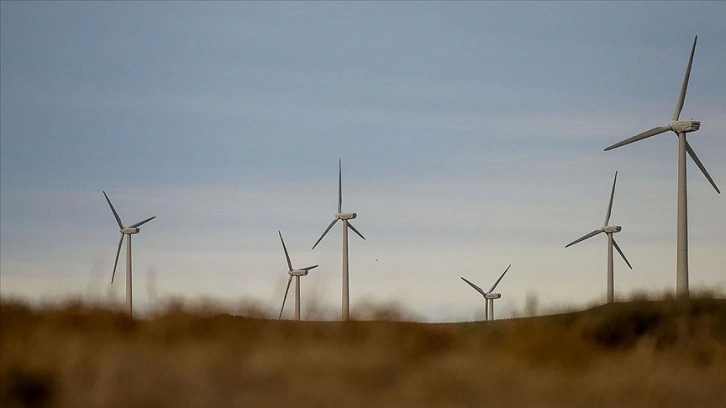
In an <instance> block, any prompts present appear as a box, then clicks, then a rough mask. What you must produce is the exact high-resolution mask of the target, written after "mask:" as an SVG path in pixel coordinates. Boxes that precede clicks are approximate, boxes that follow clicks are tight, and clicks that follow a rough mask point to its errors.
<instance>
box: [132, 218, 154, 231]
mask: <svg viewBox="0 0 726 408" xmlns="http://www.w3.org/2000/svg"><path fill="white" fill-rule="evenodd" d="M154 218H156V215H155V216H153V217H150V218H147V219H145V220H143V221H140V222H137V223H136V224H134V225H131V226H129V228H136V227H140V226H142V225H144V224H146V223H147V222H149V221H151V220H153V219H154Z"/></svg>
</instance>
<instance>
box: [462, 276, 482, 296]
mask: <svg viewBox="0 0 726 408" xmlns="http://www.w3.org/2000/svg"><path fill="white" fill-rule="evenodd" d="M461 279H463V280H464V282H466V283H468V284H469V286H471V287H472V288H474V290H476V291H477V292H479V293H481V294H482V296H484V295H486V293H485V292H484V291H483V290H482V288H480V287H479V286H476V285H475V284H473V283H471V282H470V281H469V280H468V279H466V278H465V277H463V276H462V277H461Z"/></svg>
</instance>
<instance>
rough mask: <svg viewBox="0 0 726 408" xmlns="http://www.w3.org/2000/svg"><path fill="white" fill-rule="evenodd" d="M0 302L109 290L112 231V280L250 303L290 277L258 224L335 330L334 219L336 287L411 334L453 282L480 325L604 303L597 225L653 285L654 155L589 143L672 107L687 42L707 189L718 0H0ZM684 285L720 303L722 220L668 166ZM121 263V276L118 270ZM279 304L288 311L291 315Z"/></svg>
mask: <svg viewBox="0 0 726 408" xmlns="http://www.w3.org/2000/svg"><path fill="white" fill-rule="evenodd" d="M0 7H1V13H0V23H1V24H0V115H1V118H0V119H1V120H0V136H1V140H0V141H1V146H0V193H1V195H0V215H1V217H0V227H1V228H0V255H1V256H0V283H1V286H0V290H1V291H2V292H0V293H2V295H3V296H8V295H15V296H24V297H28V298H31V299H45V298H57V297H64V296H71V295H83V296H87V297H92V298H98V299H106V298H107V297H109V296H110V297H111V299H116V301H118V299H120V298H121V297H122V293H123V280H120V281H118V283H117V284H114V287H113V288H112V289H111V290H110V291H109V290H108V280H109V279H110V270H111V267H112V265H113V257H114V250H115V245H116V243H117V240H118V237H117V234H118V233H117V230H116V227H115V222H114V220H113V218H112V215H111V213H110V211H109V209H108V208H107V205H106V203H105V201H104V199H103V195H102V194H101V190H102V189H103V190H106V191H107V192H108V193H109V195H110V197H111V199H112V200H113V201H114V203H115V205H116V207H117V209H118V210H119V212H120V213H121V216H122V218H124V220H128V221H129V222H135V221H136V220H140V219H143V218H145V217H148V216H150V215H156V216H157V217H158V219H156V220H154V221H152V222H151V223H149V224H147V225H145V226H144V228H143V230H142V233H141V234H140V235H138V236H136V238H135V240H134V244H135V245H134V258H135V259H134V271H135V274H134V275H135V289H136V290H135V293H137V295H136V300H137V304H138V305H139V307H140V308H143V307H144V306H145V305H148V304H149V299H148V296H147V286H148V285H147V281H148V279H147V276H150V275H153V276H155V278H154V279H155V280H156V286H157V288H158V289H157V291H158V293H159V295H160V296H162V297H164V296H183V297H186V298H188V299H196V298H198V297H200V296H207V297H213V298H218V299H220V300H222V301H225V302H232V301H235V300H237V299H239V298H247V299H252V300H255V301H257V302H260V303H261V304H264V305H265V307H268V308H270V309H272V310H274V309H275V308H276V307H278V304H279V301H280V300H281V297H282V291H283V290H284V283H285V281H286V274H285V266H286V265H285V263H284V257H283V256H282V252H281V248H280V244H279V241H278V238H277V229H281V230H282V231H283V234H285V236H286V237H287V240H288V242H287V243H288V247H289V248H290V251H291V253H292V256H293V261H294V263H295V264H299V265H303V264H306V263H310V262H313V263H320V264H321V267H320V268H318V269H317V270H315V271H313V272H311V275H310V276H308V277H307V278H305V279H304V280H303V304H304V305H305V304H306V298H307V301H308V302H309V301H311V300H312V298H315V299H316V301H317V302H318V304H320V305H322V306H323V307H326V308H329V309H330V310H331V314H332V315H334V316H337V311H338V308H339V303H340V230H339V229H338V228H336V229H334V230H333V231H331V233H332V234H331V236H329V237H327V238H326V240H325V241H324V242H323V244H321V246H320V247H319V248H316V250H315V251H310V247H311V246H312V244H313V243H314V242H315V240H316V239H317V237H318V236H319V234H320V233H322V231H323V230H324V228H325V227H326V225H327V224H328V223H329V222H330V220H331V219H332V216H333V213H334V211H335V200H336V198H335V195H336V177H337V175H336V167H337V159H338V157H341V158H342V159H343V171H344V205H343V206H344V209H347V210H351V211H356V212H358V213H359V218H358V219H357V220H356V227H358V229H359V230H360V231H361V232H362V233H363V234H364V235H366V237H367V238H368V240H367V241H361V240H357V239H354V240H351V298H352V301H353V307H354V310H355V305H356V302H357V303H360V302H363V301H366V300H373V301H391V300H396V301H398V302H400V303H401V304H402V305H404V306H405V307H407V308H409V309H411V310H415V311H416V312H417V313H419V315H420V316H421V317H422V318H424V319H429V320H435V319H449V320H450V319H459V318H461V319H469V318H474V317H476V316H480V315H481V314H482V311H481V309H483V301H481V298H480V297H478V295H477V294H476V293H475V292H474V291H472V290H471V289H470V288H468V287H467V286H466V285H465V284H464V283H463V282H461V280H460V279H459V276H462V275H463V276H466V277H467V278H468V279H470V280H472V281H474V282H476V283H478V284H480V285H481V286H488V285H490V284H491V282H493V281H494V280H495V279H496V277H497V276H498V274H499V273H501V271H502V270H503V269H504V268H505V267H506V266H507V265H508V264H510V263H511V264H512V265H513V266H512V269H511V270H510V272H509V274H508V276H507V277H506V278H505V279H504V280H503V281H502V283H501V284H500V289H501V292H502V294H503V298H502V299H501V300H500V301H498V303H497V313H498V315H500V316H506V315H508V314H512V313H515V312H516V311H517V309H521V307H522V305H523V303H524V299H525V297H526V295H527V293H536V294H537V295H538V296H539V297H540V301H541V303H543V304H545V305H560V304H571V305H577V304H584V303H588V302H594V301H598V300H601V299H603V298H604V292H605V255H606V252H605V249H606V247H605V241H606V240H605V239H604V238H603V237H596V238H594V239H592V240H590V241H586V242H584V243H582V244H578V245H577V246H575V247H572V248H568V249H564V245H565V244H566V243H568V242H570V241H572V240H573V239H575V238H577V237H579V236H581V235H583V234H584V233H586V232H588V231H591V230H593V229H595V228H597V227H599V225H600V223H601V222H602V219H603V217H604V212H605V207H606V205H607V198H608V195H609V188H610V183H611V182H612V175H613V173H614V172H615V170H619V171H620V177H619V184H618V190H617V192H616V201H615V207H614V210H613V218H612V221H613V222H615V223H618V224H619V225H623V232H622V233H621V234H619V235H618V236H617V240H618V242H619V243H620V244H621V247H622V248H623V250H624V251H625V253H626V255H627V256H628V258H629V260H630V261H631V263H632V264H633V266H634V267H635V271H633V272H631V271H629V270H627V268H626V267H625V265H624V263H623V262H622V261H620V260H616V264H615V265H616V266H615V268H616V272H615V283H616V295H617V294H628V293H632V292H636V291H648V292H651V293H659V292H662V291H664V290H667V289H673V288H674V284H675V209H676V200H675V198H676V196H675V191H676V177H675V176H676V174H675V170H676V161H675V159H676V146H677V145H676V142H675V137H673V135H669V134H666V135H661V136H657V137H654V138H652V139H649V140H646V141H642V142H639V143H637V144H634V145H630V146H627V147H624V148H621V149H618V150H615V151H611V152H607V153H605V152H603V151H602V149H603V148H604V147H605V146H607V145H610V144H612V143H614V142H616V141H619V140H621V139H624V138H626V137H628V136H631V135H633V134H635V133H638V132H640V131H642V130H645V129H649V128H651V127H653V126H657V125H663V124H665V123H666V122H667V121H668V120H669V119H670V116H671V114H672V111H673V105H674V104H675V100H676V97H677V94H678V88H679V87H680V82H681V80H682V78H683V72H684V69H685V65H686V61H687V57H688V52H689V48H690V46H691V44H692V41H693V36H694V35H696V34H698V35H699V43H698V49H697V51H696V58H695V61H694V68H693V74H692V77H691V83H690V87H689V93H688V97H687V100H686V105H685V109H684V111H683V114H682V117H684V118H690V117H693V118H694V119H697V120H701V121H702V127H701V130H700V131H699V132H698V133H695V134H691V135H690V136H689V140H690V142H691V144H692V145H693V147H694V149H695V150H696V152H697V153H698V154H699V156H700V158H701V160H702V161H703V162H704V163H705V165H706V166H707V168H708V170H709V171H710V173H711V175H712V176H713V177H714V179H715V180H716V182H717V183H718V184H719V186H720V187H721V188H722V190H723V189H726V164H725V161H724V160H723V158H724V157H726V115H725V112H726V81H724V79H723V78H724V77H723V72H724V70H725V67H726V26H725V25H724V23H723V22H724V21H726V4H724V3H721V2H709V3H694V2H689V3H675V2H657V3H656V2H648V3H636V2H627V3H624V2H617V3H614V2H613V3H592V2H587V3H573V2H566V3H524V2H515V3H491V2H461V3H455V2H446V3H434V2H422V3H412V2H401V3H379V2H363V3H351V2H340V3H333V2H321V3H302V2H291V3H267V2H239V3H235V2H221V3H192V2H179V3H172V2H145V3H141V2H135V3H126V2H121V3H111V2H76V3H62V2H50V3H42V2H2V3H1V6H0ZM688 179H689V215H690V253H691V282H692V287H693V288H694V289H698V288H701V289H704V288H713V289H716V290H719V291H722V292H723V291H725V290H726V274H725V273H724V272H726V254H724V251H723V248H724V247H726V214H725V213H726V212H725V211H724V209H725V208H726V206H725V205H724V197H722V196H720V195H718V194H716V193H715V192H714V191H713V190H711V189H710V186H709V185H708V183H707V182H706V180H705V179H704V178H703V176H702V175H701V174H700V173H699V172H698V169H697V168H696V167H695V166H693V165H689V177H688ZM119 266H120V268H122V269H123V268H124V264H123V263H121V264H120V265H119ZM303 312H305V307H304V310H303Z"/></svg>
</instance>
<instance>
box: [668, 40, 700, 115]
mask: <svg viewBox="0 0 726 408" xmlns="http://www.w3.org/2000/svg"><path fill="white" fill-rule="evenodd" d="M697 41H698V36H696V38H694V39H693V48H691V56H690V57H688V66H687V67H686V75H684V76H683V85H681V93H680V95H678V101H677V102H676V109H675V110H674V111H673V120H678V117H680V116H681V111H682V110H683V103H684V102H685V101H686V90H688V79H689V78H690V76H691V66H692V65H693V54H695V53H696V42H697Z"/></svg>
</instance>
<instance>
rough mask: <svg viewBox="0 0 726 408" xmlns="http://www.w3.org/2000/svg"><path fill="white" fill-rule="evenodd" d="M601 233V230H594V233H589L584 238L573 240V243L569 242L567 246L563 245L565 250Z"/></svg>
mask: <svg viewBox="0 0 726 408" xmlns="http://www.w3.org/2000/svg"><path fill="white" fill-rule="evenodd" d="M601 232H603V230H602V229H599V230H595V231H593V232H591V233H589V234H587V235H585V236H584V237H582V238H578V239H576V240H574V241H572V242H570V243H569V244H567V245H565V248H567V247H569V246H572V245H575V244H576V243H578V242H582V241H584V240H586V239H588V238H591V237H594V236H595V235H597V234H599V233H601Z"/></svg>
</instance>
